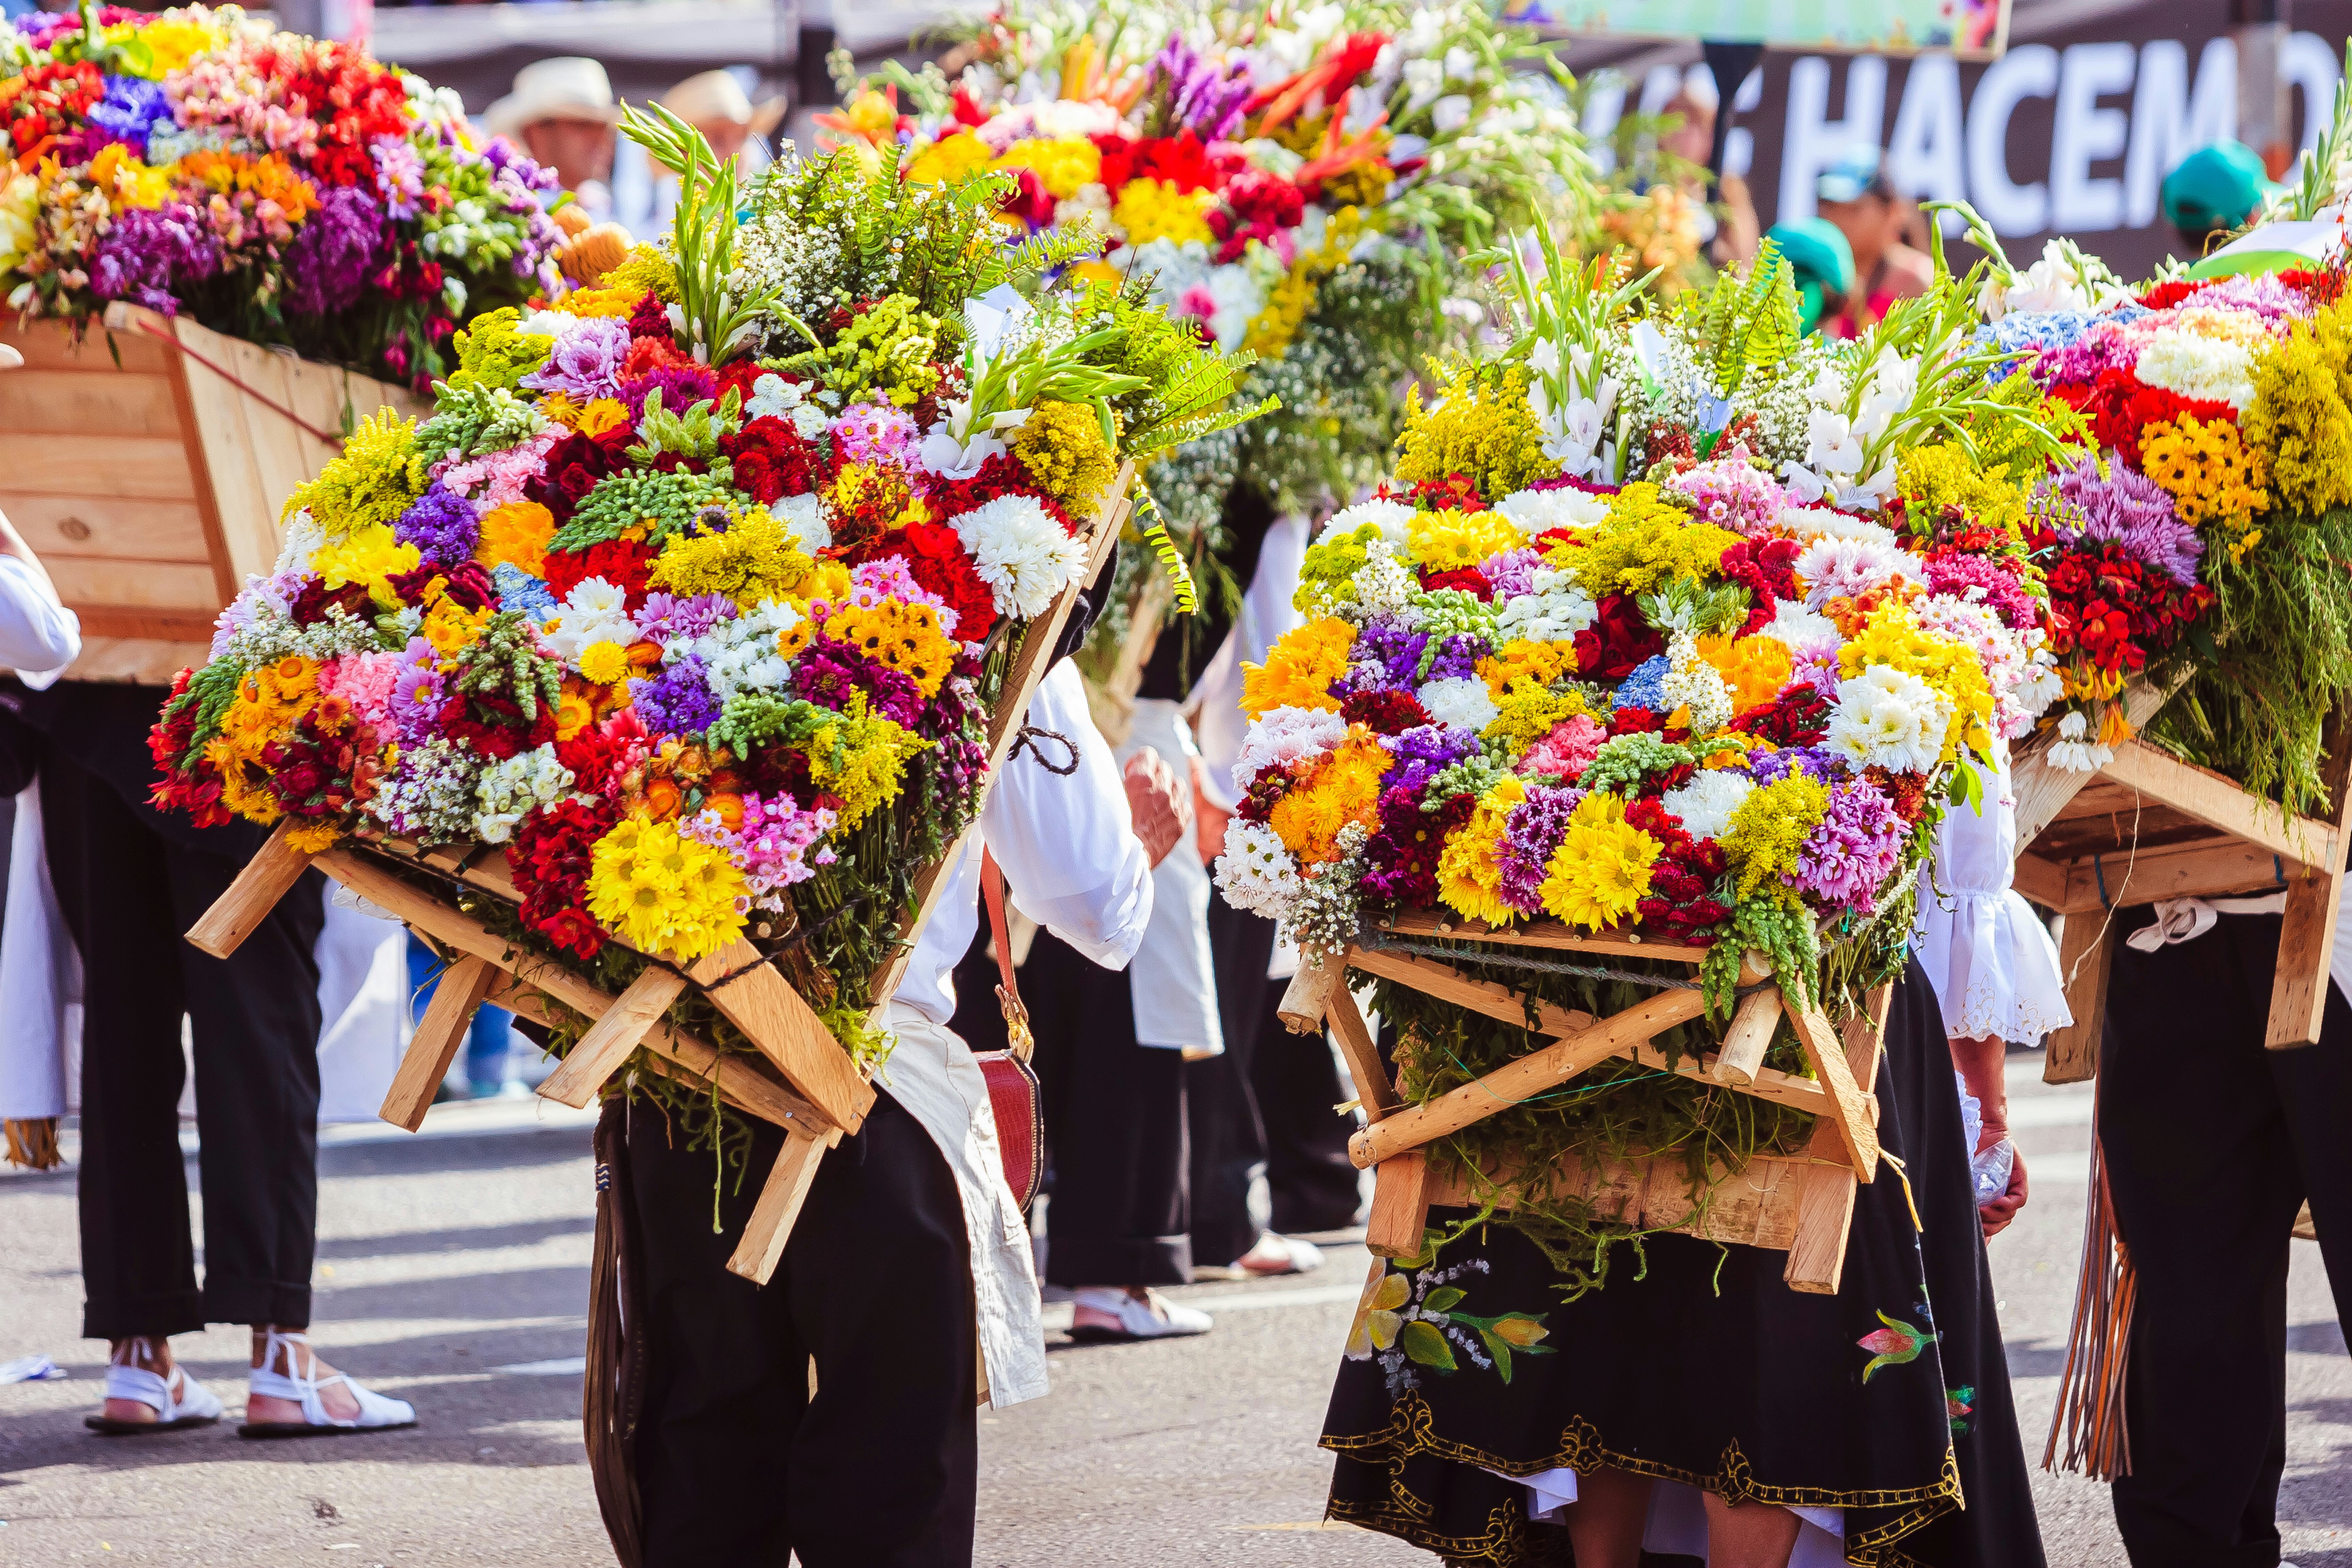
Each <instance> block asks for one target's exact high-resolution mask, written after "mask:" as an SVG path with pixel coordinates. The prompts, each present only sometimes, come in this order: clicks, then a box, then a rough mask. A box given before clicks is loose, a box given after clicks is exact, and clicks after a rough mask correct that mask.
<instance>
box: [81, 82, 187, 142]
mask: <svg viewBox="0 0 2352 1568" xmlns="http://www.w3.org/2000/svg"><path fill="white" fill-rule="evenodd" d="M85 118H86V119H88V120H89V126H88V127H87V128H86V129H85V130H84V131H83V132H82V134H81V136H80V138H79V141H80V142H81V150H80V154H79V157H78V158H76V159H74V160H73V161H74V162H81V161H83V160H85V159H89V158H95V157H97V156H98V154H99V153H100V152H101V151H103V150H104V149H105V147H106V145H107V143H108V142H121V143H122V144H123V145H124V146H126V147H128V148H130V149H131V152H132V153H134V154H136V155H137V156H138V157H140V158H142V159H144V158H145V157H146V156H147V137H148V134H149V133H150V132H152V130H153V129H154V125H155V122H156V121H159V120H160V121H163V123H164V124H165V125H170V124H171V123H172V102H171V100H170V99H169V98H167V97H166V96H164V92H163V83H162V82H159V81H147V80H144V79H141V78H139V77H135V76H110V77H108V78H107V79H106V96H105V97H104V98H102V99H100V100H98V101H97V102H96V103H93V104H91V105H90V106H89V110H88V112H87V114H86V116H85Z"/></svg>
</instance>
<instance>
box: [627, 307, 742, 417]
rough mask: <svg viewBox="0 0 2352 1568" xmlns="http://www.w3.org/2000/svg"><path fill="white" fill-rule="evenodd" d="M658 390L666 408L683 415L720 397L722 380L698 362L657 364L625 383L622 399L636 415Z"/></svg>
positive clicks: (632, 414) (630, 411) (641, 411)
mask: <svg viewBox="0 0 2352 1568" xmlns="http://www.w3.org/2000/svg"><path fill="white" fill-rule="evenodd" d="M623 330H624V331H626V330H627V329H626V328H624V329H623ZM656 392H658V393H660V394H661V395H662V406H663V407H664V408H667V409H668V410H669V411H670V412H671V413H672V414H683V413H685V412H686V411H687V410H688V409H689V408H692V407H693V406H694V405H696V404H698V403H708V402H709V401H710V400H711V399H713V398H715V397H717V396H718V395H719V379H718V377H716V376H714V375H712V374H710V373H709V371H707V370H705V369H703V368H702V367H701V366H700V365H698V364H697V365H678V364H657V365H655V366H654V367H653V368H651V369H650V370H648V371H646V374H643V375H640V376H636V377H634V378H633V379H631V380H628V381H625V382H623V383H622V384H621V401H622V403H623V404H625V405H627V407H628V410H629V413H630V415H631V416H637V415H640V414H643V413H644V412H645V407H646V398H647V397H649V396H651V395H653V394H655V393H656Z"/></svg>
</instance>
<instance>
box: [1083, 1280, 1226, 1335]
mask: <svg viewBox="0 0 2352 1568" xmlns="http://www.w3.org/2000/svg"><path fill="white" fill-rule="evenodd" d="M1071 1300H1073V1302H1074V1303H1075V1304H1076V1308H1077V1321H1075V1322H1073V1323H1072V1324H1071V1325H1070V1338H1072V1339H1074V1340H1080V1341H1089V1342H1121V1341H1127V1340H1171V1339H1179V1338H1181V1337H1182V1336H1184V1335H1186V1334H1205V1333H1207V1332H1208V1331H1210V1330H1211V1329H1213V1328H1215V1327H1216V1326H1217V1321H1216V1320H1215V1319H1214V1318H1212V1317H1210V1316H1209V1314H1208V1313H1206V1312H1203V1311H1202V1310H1200V1309H1199V1308H1197V1307H1187V1306H1185V1305H1184V1304H1183V1303H1182V1302H1181V1301H1171V1300H1169V1299H1168V1298H1167V1297H1165V1296H1162V1295H1161V1294H1160V1292H1159V1291H1157V1290H1146V1291H1145V1292H1144V1293H1143V1296H1142V1299H1141V1300H1138V1299H1137V1298H1136V1297H1134V1296H1132V1295H1129V1293H1128V1292H1127V1291H1125V1290H1122V1289H1119V1288H1118V1287H1117V1286H1115V1285H1088V1286H1087V1287H1085V1288H1084V1289H1080V1290H1078V1291H1076V1293H1075V1294H1074V1295H1073V1296H1072V1298H1071ZM1089 1314H1091V1315H1092V1321H1088V1315H1089ZM1106 1320H1108V1321H1106Z"/></svg>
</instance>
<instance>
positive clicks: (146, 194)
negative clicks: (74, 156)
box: [89, 142, 173, 212]
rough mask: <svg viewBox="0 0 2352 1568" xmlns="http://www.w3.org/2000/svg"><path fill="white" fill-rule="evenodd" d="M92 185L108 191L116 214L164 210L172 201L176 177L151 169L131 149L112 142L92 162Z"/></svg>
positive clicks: (169, 172) (169, 173)
mask: <svg viewBox="0 0 2352 1568" xmlns="http://www.w3.org/2000/svg"><path fill="white" fill-rule="evenodd" d="M89 183H90V184H91V185H92V186H94V187H95V188H97V189H99V190H101V191H104V192H105V193H106V195H107V197H108V199H109V200H110V201H111V202H112V203H113V204H114V210H115V211H116V212H124V211H128V210H129V209H130V208H132V207H148V208H154V207H160V206H162V205H163V204H164V203H166V202H168V201H170V200H171V199H172V195H173V191H172V173H171V171H170V170H168V169H151V168H149V167H148V166H147V165H146V164H145V163H142V162H141V161H140V159H139V158H138V156H137V155H136V154H134V153H132V152H131V149H130V148H128V147H126V146H124V145H123V144H122V143H121V142H108V143H107V144H106V145H105V146H104V147H103V148H101V149H100V151H99V154H98V156H97V157H95V158H93V159H91V160H90V164H89Z"/></svg>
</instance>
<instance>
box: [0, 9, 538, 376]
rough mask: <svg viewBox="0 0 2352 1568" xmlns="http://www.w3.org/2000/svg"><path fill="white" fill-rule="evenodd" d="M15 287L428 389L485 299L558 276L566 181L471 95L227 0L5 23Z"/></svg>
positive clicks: (63, 309)
mask: <svg viewBox="0 0 2352 1568" xmlns="http://www.w3.org/2000/svg"><path fill="white" fill-rule="evenodd" d="M0 73H5V76H0V126H5V130H6V132H7V135H8V137H9V141H10V145H11V154H12V156H13V157H14V159H15V163H14V165H13V166H12V167H10V168H8V169H6V170H5V173H0V296H5V299H6V300H7V304H8V308H9V309H10V310H14V311H16V312H17V313H18V314H19V315H20V316H26V317H31V316H48V317H57V318H61V319H63V320H66V321H72V322H75V323H76V324H77V325H81V324H86V323H87V322H88V321H90V320H91V319H92V318H94V317H96V316H98V315H100V314H101V313H103V311H104V310H105V308H106V305H107V303H108V302H109V301H110V300H128V301H130V302H131V303H132V304H136V305H142V306H145V307H147V308H148V309H150V310H157V311H160V312H162V313H163V314H165V315H175V314H178V313H179V312H181V311H183V310H184V311H186V312H188V313H189V314H190V315H191V316H193V317H194V318H195V319H196V320H197V321H202V322H203V323H204V324H205V325H206V326H208V327H212V328H214V329H215V330H217V331H224V332H226V333H228V334H230V335H231V336H234V337H238V338H243V339H245V340H247V341H248V342H260V343H280V344H285V345H287V346H289V347H290V348H292V349H293V350H295V351H296V352H297V353H300V354H302V355H304V356H305V357H308V358H311V359H320V360H326V361H331V362H333V363H341V364H346V365H349V366H351V367H352V368H353V369H355V370H358V371H361V372H363V373H365V374H373V375H385V376H389V377H390V378H391V379H393V380H395V381H400V382H413V383H414V384H416V385H417V386H419V387H420V388H421V387H423V386H425V385H426V384H429V383H430V381H431V380H432V379H433V378H434V377H436V376H438V375H441V374H445V373H446V370H447V369H448V368H449V367H450V364H451V363H452V362H451V360H450V350H449V340H450V337H451V334H452V333H453V332H454V331H456V330H457V328H458V327H459V326H461V325H462V324H464V322H465V321H467V318H468V317H469V316H471V315H474V314H477V313H479V312H483V311H488V310H497V309H499V308H501V307H505V306H510V305H520V304H521V303H522V302H523V301H524V300H527V299H529V298H530V296H531V295H533V294H535V293H539V292H541V291H545V292H553V291H554V289H556V287H557V283H558V278H557V273H556V270H555V266H554V262H553V260H552V259H551V258H552V257H553V254H554V251H555V247H556V246H557V245H558V243H559V242H560V241H561V239H562V234H561V232H560V231H559V230H558V229H557V227H556V226H555V225H554V223H553V221H552V220H551V218H550V217H549V216H547V214H546V213H545V212H544V211H543V210H542V209H541V197H542V196H545V195H552V194H553V193H554V192H555V190H556V188H557V187H556V183H555V177H554V175H553V174H552V173H551V171H548V170H545V169H541V167H539V166H538V165H537V164H535V163H532V162H531V161H530V159H529V158H527V157H525V156H523V155H522V154H521V153H518V152H516V151H515V150H514V149H513V148H512V147H510V146H509V145H508V144H507V143H506V142H498V141H494V142H490V143H488V145H487V146H483V145H478V144H477V143H476V142H475V140H474V133H473V132H472V131H471V130H470V129H469V128H468V127H467V123H466V117H465V112H464V108H463V106H462V105H461V104H460V103H459V102H458V101H457V95H456V94H455V93H453V92H449V91H446V90H444V89H435V88H433V87H431V86H429V85H428V84H426V83H425V81H424V80H423V79H420V78H418V77H415V76H412V75H410V74H408V73H407V72H405V71H403V70H400V69H398V68H394V67H391V66H385V65H380V64H378V63H377V62H375V61H374V60H372V59H370V58H368V57H367V54H366V52H365V51H364V50H363V49H362V48H360V47H356V46H354V45H351V44H341V43H333V42H329V41H325V40H322V39H318V38H309V37H300V36H299V35H297V34H293V33H281V32H278V31H277V30H276V29H275V28H273V27H272V26H269V25H268V23H266V22H263V21H260V20H257V19H256V18H253V17H249V16H247V15H246V14H245V13H244V12H243V11H242V10H240V9H238V8H237V7H236V6H234V5H223V6H218V7H212V6H205V5H189V6H184V7H180V8H176V9H173V10H169V11H163V12H161V13H158V14H154V15H148V14H144V13H141V12H137V11H129V10H124V9H121V8H120V7H117V6H107V7H105V8H104V9H102V10H101V9H100V8H99V7H98V6H97V5H95V4H94V3H86V4H85V5H83V7H82V10H81V12H80V14H79V16H73V15H62V16H38V15H36V16H28V17H23V18H19V19H17V20H16V21H15V22H9V21H0Z"/></svg>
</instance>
